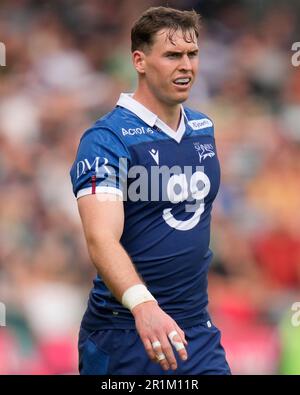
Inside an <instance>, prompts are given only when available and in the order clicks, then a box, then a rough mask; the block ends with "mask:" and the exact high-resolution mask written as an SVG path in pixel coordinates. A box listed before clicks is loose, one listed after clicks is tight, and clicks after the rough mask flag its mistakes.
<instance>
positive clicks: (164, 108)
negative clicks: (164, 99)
mask: <svg viewBox="0 0 300 395" xmlns="http://www.w3.org/2000/svg"><path fill="white" fill-rule="evenodd" d="M133 98H134V99H135V100H136V101H138V102H139V103H141V104H142V105H143V106H145V107H146V108H147V109H148V110H150V111H152V112H153V113H154V114H156V115H157V116H158V118H159V119H161V120H162V121H163V122H164V123H165V124H167V125H168V126H169V127H170V128H171V129H173V130H174V131H175V132H176V131H177V129H178V126H179V123H180V119H181V106H180V104H176V105H173V106H170V105H167V104H164V103H161V102H159V101H158V100H157V99H155V98H154V97H153V96H152V95H150V94H145V93H141V92H140V91H139V90H137V91H136V92H135V93H134V94H133Z"/></svg>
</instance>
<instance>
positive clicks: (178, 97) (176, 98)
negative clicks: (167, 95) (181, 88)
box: [173, 91, 190, 104]
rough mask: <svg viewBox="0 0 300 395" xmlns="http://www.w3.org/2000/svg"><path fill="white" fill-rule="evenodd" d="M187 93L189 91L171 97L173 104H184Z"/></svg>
mask: <svg viewBox="0 0 300 395" xmlns="http://www.w3.org/2000/svg"><path fill="white" fill-rule="evenodd" d="M189 93H190V92H189V91H188V92H180V93H177V94H176V95H174V96H173V100H174V102H175V103H178V104H181V103H183V102H185V101H186V100H187V99H188V97H189Z"/></svg>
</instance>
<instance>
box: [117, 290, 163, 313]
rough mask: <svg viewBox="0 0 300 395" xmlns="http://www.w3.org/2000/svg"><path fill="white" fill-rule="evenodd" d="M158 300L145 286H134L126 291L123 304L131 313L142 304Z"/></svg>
mask: <svg viewBox="0 0 300 395" xmlns="http://www.w3.org/2000/svg"><path fill="white" fill-rule="evenodd" d="M151 300H156V299H155V298H154V296H153V295H152V294H151V293H150V292H149V291H148V289H147V288H146V287H145V285H144V284H137V285H133V286H132V287H130V288H128V289H126V291H125V292H124V293H123V296H122V304H123V306H125V307H127V308H128V309H129V310H130V311H131V310H132V309H133V308H134V307H135V306H137V305H138V304H140V303H144V302H149V301H151Z"/></svg>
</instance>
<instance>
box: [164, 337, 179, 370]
mask: <svg viewBox="0 0 300 395" xmlns="http://www.w3.org/2000/svg"><path fill="white" fill-rule="evenodd" d="M161 347H162V352H163V353H164V354H165V356H166V360H167V362H168V365H169V366H170V367H171V369H173V370H175V369H177V361H176V358H175V356H174V352H173V348H172V346H171V344H170V341H169V339H168V337H167V336H166V335H165V334H163V335H162V337H161Z"/></svg>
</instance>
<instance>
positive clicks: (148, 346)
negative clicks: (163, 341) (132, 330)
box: [142, 339, 158, 362]
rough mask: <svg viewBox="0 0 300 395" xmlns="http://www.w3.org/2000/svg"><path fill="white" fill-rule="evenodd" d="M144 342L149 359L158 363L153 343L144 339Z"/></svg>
mask: <svg viewBox="0 0 300 395" xmlns="http://www.w3.org/2000/svg"><path fill="white" fill-rule="evenodd" d="M142 342H143V344H144V347H145V350H146V352H147V354H148V357H149V358H150V359H151V361H153V362H158V361H157V357H156V353H155V350H154V349H153V346H152V342H151V341H150V339H142Z"/></svg>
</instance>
